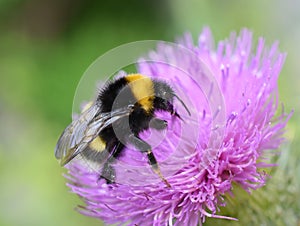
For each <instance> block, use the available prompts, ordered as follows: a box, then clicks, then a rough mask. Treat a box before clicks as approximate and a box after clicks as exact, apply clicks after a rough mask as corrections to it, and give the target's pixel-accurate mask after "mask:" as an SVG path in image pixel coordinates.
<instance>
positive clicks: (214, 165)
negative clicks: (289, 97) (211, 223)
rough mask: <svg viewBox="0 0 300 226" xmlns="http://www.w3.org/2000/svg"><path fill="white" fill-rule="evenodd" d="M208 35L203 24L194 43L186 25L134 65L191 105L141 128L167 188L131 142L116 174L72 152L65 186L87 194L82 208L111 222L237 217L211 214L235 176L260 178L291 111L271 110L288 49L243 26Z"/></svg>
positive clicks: (248, 186) (247, 183) (246, 185)
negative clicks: (111, 179) (161, 125)
mask: <svg viewBox="0 0 300 226" xmlns="http://www.w3.org/2000/svg"><path fill="white" fill-rule="evenodd" d="M213 45H214V41H213V38H212V35H211V32H210V30H209V29H208V28H205V29H204V30H203V31H202V33H201V34H200V36H199V40H198V44H196V45H195V44H194V43H193V40H192V37H191V35H190V34H186V35H184V37H182V38H181V39H179V40H178V41H177V44H176V45H175V47H174V45H173V46H172V45H169V44H166V43H161V44H160V45H158V47H157V49H156V50H153V52H151V53H150V54H149V56H148V57H146V58H144V59H141V61H140V62H139V64H138V72H139V73H141V74H145V75H148V76H151V77H153V78H159V79H165V80H167V81H168V82H169V83H170V84H171V85H172V86H174V87H175V90H176V91H178V92H179V95H180V96H181V98H182V99H183V100H184V101H185V102H187V105H188V106H189V107H190V111H191V113H192V116H191V117H188V116H183V122H181V121H180V120H173V119H172V118H171V117H170V116H168V114H167V113H164V112H158V113H157V114H158V116H159V117H160V118H164V119H165V120H167V121H168V130H167V131H165V132H156V131H153V130H151V129H149V131H145V132H143V133H142V134H140V136H141V138H142V139H148V141H149V143H150V144H151V145H152V147H154V148H153V152H154V154H155V156H156V157H157V159H158V162H159V164H160V167H161V171H162V173H163V175H164V176H165V177H166V179H167V180H168V182H169V183H170V185H171V188H167V187H166V186H165V184H164V183H163V182H162V181H160V180H159V179H158V180H156V179H155V178H156V177H157V175H155V174H154V173H153V172H152V171H151V169H150V168H149V166H147V161H146V159H145V156H143V154H141V153H139V152H137V151H135V150H133V148H132V147H126V149H125V150H124V152H123V155H122V156H121V158H120V159H119V160H117V161H116V163H115V168H116V175H117V183H115V184H107V183H106V182H105V181H104V180H99V171H98V172H97V171H91V170H89V169H88V168H87V167H86V166H85V165H81V164H79V163H78V162H76V161H74V162H71V164H70V165H69V166H68V169H69V175H68V176H67V178H68V179H69V183H68V186H69V187H70V188H71V190H72V191H73V192H74V193H76V194H78V195H79V196H80V197H82V199H83V201H84V202H85V206H81V208H79V211H80V212H81V213H83V214H85V215H88V216H91V217H95V218H99V219H102V220H103V221H104V222H105V223H107V224H114V223H117V224H128V225H187V226H193V225H198V224H200V225H202V223H203V222H204V221H205V219H206V217H216V218H227V219H234V218H231V217H225V216H219V215H217V212H218V211H219V206H225V205H226V200H225V199H224V196H225V194H227V193H231V190H232V188H233V184H238V185H239V186H240V187H241V188H243V189H245V190H246V191H248V192H250V191H251V190H252V189H257V188H259V187H261V186H263V185H265V182H266V179H267V175H266V173H265V172H264V171H263V168H264V167H268V166H272V163H270V161H269V158H268V153H269V151H270V150H276V149H277V148H278V147H279V145H280V143H281V142H282V133H283V128H284V127H285V125H286V122H287V120H288V118H289V117H287V116H285V115H282V116H280V117H277V118H275V114H276V111H277V108H278V100H277V95H278V93H277V79H278V76H279V73H280V70H281V67H282V65H283V62H284V59H285V55H284V54H281V53H279V52H278V50H277V43H275V44H273V45H272V46H271V48H270V49H267V48H266V47H265V44H264V39H263V38H260V39H259V40H258V43H257V46H256V48H255V49H254V47H253V44H252V34H251V32H250V31H248V30H246V29H244V30H242V31H241V33H240V35H239V36H236V34H235V33H232V34H231V35H230V37H229V39H227V40H224V41H220V42H219V43H218V45H217V48H214V46H213ZM218 98H219V99H218ZM216 99H217V101H216ZM175 105H176V108H177V109H178V112H180V113H182V112H184V110H183V109H182V108H181V106H180V105H178V104H175ZM217 118H218V120H216V119H217ZM157 140H159V142H157ZM156 142H157V143H156Z"/></svg>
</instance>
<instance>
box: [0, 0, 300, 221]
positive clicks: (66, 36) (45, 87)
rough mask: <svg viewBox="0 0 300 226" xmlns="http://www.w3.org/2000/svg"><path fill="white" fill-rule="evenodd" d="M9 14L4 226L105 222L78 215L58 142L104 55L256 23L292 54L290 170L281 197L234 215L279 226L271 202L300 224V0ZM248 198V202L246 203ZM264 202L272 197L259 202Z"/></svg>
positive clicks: (32, 3)
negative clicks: (79, 88)
mask: <svg viewBox="0 0 300 226" xmlns="http://www.w3.org/2000/svg"><path fill="white" fill-rule="evenodd" d="M0 18H1V20H0V29H1V31H0V76H1V77H0V78H1V79H0V123H1V125H0V226H25V225H26V226H27V225H46V226H47V225H49V226H50V225H51V226H52V225H63V226H71V225H72V226H81V225H89V226H93V225H97V226H99V225H102V223H101V222H100V221H99V220H96V219H92V218H88V217H85V216H82V215H80V214H78V213H77V212H76V211H74V207H75V206H76V205H77V204H79V203H80V200H79V198H77V197H76V196H75V195H73V194H71V193H70V192H69V190H68V188H67V187H66V186H65V179H64V178H63V177H62V173H63V172H64V170H63V169H62V168H61V167H60V166H59V164H58V163H57V161H56V159H55V158H54V147H55V144H56V141H57V138H58V136H59V135H60V133H61V132H62V130H63V129H64V127H65V126H66V125H67V124H68V123H70V121H71V110H72V101H73V95H74V92H75V89H76V85H77V83H78V81H79V79H80V78H81V76H82V74H83V73H84V71H85V70H86V69H87V67H88V66H89V65H90V64H91V63H92V62H93V61H94V60H95V59H96V58H97V57H98V56H100V55H102V54H104V53H105V52H106V51H108V50H110V49H111V48H114V47H116V46H118V45H120V44H124V43H127V42H131V41H135V40H148V39H159V40H167V41H173V40H174V38H175V37H177V36H179V35H181V34H182V33H183V32H184V31H191V32H192V34H193V35H194V37H195V38H196V37H197V35H198V34H199V32H200V31H201V30H202V27H203V26H204V25H209V26H210V27H211V29H212V31H213V34H214V36H215V40H219V39H224V38H226V37H227V36H228V35H229V33H230V32H231V31H232V30H236V31H239V30H240V29H241V28H242V27H248V28H250V29H251V30H253V31H254V36H255V37H258V36H264V37H265V38H266V40H267V43H269V44H271V43H272V42H273V41H275V40H280V49H281V51H284V52H287V53H288V57H287V60H286V63H285V65H284V68H283V71H282V74H281V77H280V79H279V91H280V100H281V101H282V102H283V103H284V104H285V109H286V111H287V112H289V111H291V109H294V110H295V113H294V116H293V118H292V120H291V121H290V123H289V124H288V132H287V134H286V136H287V138H288V141H287V142H286V143H285V144H284V145H283V149H284V151H285V155H283V156H284V158H283V159H281V161H282V162H283V164H282V166H281V167H279V171H276V172H274V176H273V178H272V179H270V184H271V185H270V187H271V188H272V189H273V190H272V192H274V193H273V196H270V195H265V193H264V194H262V193H263V192H264V191H265V190H261V191H259V192H253V197H254V198H253V200H254V201H253V202H254V204H253V205H254V206H255V207H253V208H252V207H251V208H252V209H251V208H250V211H252V210H253V211H252V212H250V213H249V212H247V214H244V215H246V216H244V215H243V214H241V213H239V214H238V215H234V216H235V217H237V216H238V217H239V218H240V219H241V220H240V222H238V223H236V224H235V225H254V224H253V222H252V221H253V219H252V218H253V217H255V214H258V215H259V214H260V215H261V219H260V220H258V223H257V224H256V225H259V224H261V225H275V224H272V220H275V219H273V218H275V217H274V216H273V215H272V214H273V211H267V210H261V211H260V208H261V206H263V207H264V208H266V209H268V208H274V209H275V210H276V211H277V210H278V214H277V215H276V217H278V219H277V220H278V222H279V223H278V224H277V225H300V224H299V222H300V220H299V219H300V216H299V212H300V210H299V205H300V204H299V202H300V200H299V198H300V197H299V190H298V189H299V187H300V186H299V183H300V178H299V177H300V171H299V164H298V160H299V156H300V154H299V151H298V150H297V149H298V147H299V145H300V142H299V138H298V137H296V134H299V132H300V131H299V126H298V125H299V122H300V118H299V111H300V107H299V97H300V89H299V85H300V76H299V59H300V44H299V40H300V23H299V21H300V2H299V1H296V0H288V1H280V0H275V1H271V0H265V1H259V0H254V1H237V0H236V1H233V0H229V1H216V0H211V1H197V0H188V1H187V0H185V1H180V0H169V1H163V0H149V1H146V0H128V1H121V0H119V1H116V0H113V1H96V0H0ZM291 159H292V160H293V161H294V162H292V163H290V162H289V163H287V162H288V161H291ZM278 172H279V173H278ZM287 175H288V176H289V177H288V176H287ZM272 184H273V187H272ZM279 185H280V186H279ZM277 188H278V189H277ZM287 188H290V190H288V189H287ZM268 189H269V188H268ZM280 189H281V190H280ZM280 192H281V193H280ZM288 192H289V193H288ZM287 193H288V196H287V197H285V195H286V194H287ZM244 196H245V198H244V199H241V200H242V201H241V203H240V204H239V205H240V206H243V205H244V206H247V204H246V205H245V203H248V201H247V199H249V198H248V197H249V196H248V195H244ZM277 196H280V197H277ZM281 196H282V197H281ZM255 197H256V198H255ZM257 197H262V198H265V199H266V200H267V201H266V202H263V203H262V204H261V203H257V201H255V199H258V198H257ZM259 199H260V198H259ZM289 199H291V200H290V203H289V202H288V201H287V200H289ZM245 200H246V201H245ZM244 202H245V203H244ZM243 203H244V204H243ZM250 203H251V202H250ZM257 206H258V207H257ZM232 208H233V209H232V211H231V212H233V214H234V211H236V212H237V209H235V208H236V207H234V206H233V207H232ZM255 208H256V211H255ZM242 209H243V208H241V209H240V211H243V210H242ZM269 210H270V209H269ZM264 211H265V212H264ZM225 212H226V211H225ZM244 212H245V211H244ZM256 212H258V213H256ZM269 212H270V213H269ZM242 213H243V212H242ZM286 213H290V214H291V215H292V216H291V215H286ZM280 214H282V215H280ZM252 215H253V217H252ZM247 217H248V219H247ZM280 218H290V220H289V219H286V220H285V221H282V219H280ZM251 219H252V220H251ZM250 221H251V222H252V223H251V222H250ZM247 222H248V223H247ZM225 223H227V224H228V222H227V221H223V220H221V221H215V220H209V221H208V222H207V225H217V224H218V225H225ZM229 224H230V222H229ZM231 225H233V224H231Z"/></svg>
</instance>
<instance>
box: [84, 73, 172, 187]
mask: <svg viewBox="0 0 300 226" xmlns="http://www.w3.org/2000/svg"><path fill="white" fill-rule="evenodd" d="M152 82H153V87H154V100H153V108H152V109H153V110H150V111H148V112H146V111H145V110H144V109H143V108H142V106H140V104H139V103H138V102H137V100H136V99H135V97H134V95H133V93H132V92H131V89H130V86H128V81H127V80H126V78H125V77H123V78H119V79H117V80H115V81H112V82H110V83H108V84H107V85H106V86H105V87H104V89H102V90H101V91H100V93H99V95H98V97H97V103H98V104H99V106H101V113H103V112H111V111H114V109H118V108H122V107H126V106H128V105H130V104H132V105H134V111H133V112H132V113H131V114H130V115H129V118H128V117H124V118H122V119H121V120H119V121H118V122H117V123H116V124H114V125H113V126H110V127H107V128H105V129H104V130H102V131H101V132H100V134H99V136H100V137H101V138H102V140H104V141H105V143H106V149H107V151H108V152H109V153H111V158H110V159H109V160H107V162H106V163H105V164H104V166H103V170H102V174H101V177H103V178H104V179H106V181H107V182H108V183H112V182H114V179H115V175H114V169H113V167H112V166H111V163H112V162H113V159H114V158H117V157H118V156H119V155H120V154H122V150H123V149H124V147H125V145H124V144H126V143H132V144H133V145H135V146H136V148H137V149H139V150H140V151H142V152H147V156H148V160H149V164H151V166H152V167H153V169H156V170H157V169H158V166H157V162H156V159H155V157H154V155H153V154H152V151H151V146H150V145H149V144H147V143H146V142H145V141H143V140H141V139H140V138H139V137H138V135H139V133H140V132H141V131H143V130H146V129H148V128H149V123H150V121H151V119H154V112H155V111H156V110H162V111H168V112H170V113H173V112H174V109H173V104H172V102H173V98H174V91H173V90H172V88H171V87H170V86H169V85H168V84H167V83H165V82H162V81H158V80H152ZM166 126H167V123H166V122H165V121H164V120H160V119H157V120H153V126H152V127H153V128H156V129H164V128H166ZM115 131H120V132H118V134H116V132H115ZM143 147H149V148H147V150H144V149H145V148H143ZM90 152H93V151H92V150H89V151H88V153H89V154H88V155H86V157H92V158H94V155H93V154H92V153H90ZM89 159H90V160H93V161H99V158H94V159H91V158H89Z"/></svg>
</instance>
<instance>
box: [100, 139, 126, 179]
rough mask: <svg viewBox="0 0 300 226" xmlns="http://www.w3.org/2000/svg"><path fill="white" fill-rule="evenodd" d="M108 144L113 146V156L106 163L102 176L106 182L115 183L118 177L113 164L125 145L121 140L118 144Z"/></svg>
mask: <svg viewBox="0 0 300 226" xmlns="http://www.w3.org/2000/svg"><path fill="white" fill-rule="evenodd" d="M108 146H109V147H112V148H111V149H112V151H111V156H110V157H109V158H108V159H107V160H106V162H105V163H104V165H103V168H102V172H101V175H100V178H103V179H105V180H106V183H108V184H111V183H114V182H115V179H116V171H115V169H114V167H113V166H112V163H113V162H114V160H115V159H116V158H117V157H118V156H119V154H120V152H121V151H122V149H123V148H124V145H123V144H122V143H121V142H118V143H117V144H116V145H114V144H111V145H108Z"/></svg>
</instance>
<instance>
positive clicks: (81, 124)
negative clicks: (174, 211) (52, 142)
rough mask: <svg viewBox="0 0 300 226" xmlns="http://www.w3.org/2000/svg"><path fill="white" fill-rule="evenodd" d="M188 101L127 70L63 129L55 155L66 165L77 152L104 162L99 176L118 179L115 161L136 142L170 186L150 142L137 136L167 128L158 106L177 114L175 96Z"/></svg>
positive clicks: (164, 83)
mask: <svg viewBox="0 0 300 226" xmlns="http://www.w3.org/2000/svg"><path fill="white" fill-rule="evenodd" d="M174 98H177V99H178V100H179V102H181V104H182V105H183V107H184V108H185V109H186V111H187V112H188V114H189V115H190V112H189V110H188V108H187V106H186V105H185V104H184V102H183V101H182V100H181V99H180V98H179V97H178V96H177V95H176V94H175V92H174V90H173V89H172V88H171V86H170V85H168V84H167V83H166V82H164V81H161V80H156V79H151V78H150V77H147V76H144V75H141V74H129V75H127V76H124V77H121V78H119V79H116V80H113V81H111V82H108V84H106V85H105V86H104V88H103V89H102V90H101V91H100V92H99V94H98V95H97V97H96V99H95V101H93V102H92V103H91V104H90V106H89V107H87V109H85V110H84V111H83V112H82V113H81V115H80V116H79V117H78V118H77V119H76V120H74V121H73V122H72V123H71V124H70V125H69V126H67V127H66V129H65V130H64V131H63V133H62V134H61V136H60V138H59V140H58V142H57V145H56V149H55V157H56V158H57V159H59V160H60V163H61V165H62V166H64V165H65V164H67V163H69V162H70V161H71V160H72V159H73V158H75V157H76V156H81V157H83V158H84V159H86V160H87V161H92V162H94V163H97V164H100V165H101V166H102V167H101V168H102V172H101V173H100V175H99V176H100V178H103V179H105V180H106V182H107V183H114V182H115V177H116V175H115V174H116V173H115V169H114V167H113V166H112V163H113V162H114V159H115V158H118V156H120V154H121V153H122V150H123V149H124V147H125V146H126V144H132V145H133V146H134V147H136V148H137V149H138V150H139V151H141V152H142V153H145V154H146V155H147V158H148V163H149V164H150V165H151V167H152V170H153V171H154V172H155V173H156V174H157V175H158V176H159V177H160V178H161V180H162V181H163V182H164V183H165V184H166V185H167V186H168V187H170V184H169V183H168V181H167V180H166V179H165V178H164V176H163V175H162V173H161V171H160V168H159V165H158V163H157V160H156V158H155V156H154V154H153V153H152V148H151V146H150V145H149V144H148V143H147V142H145V141H144V140H142V139H141V138H140V137H139V133H140V132H142V131H144V130H147V129H149V128H150V127H151V128H154V129H157V130H163V129H165V128H166V127H167V121H165V120H162V119H159V118H157V117H155V112H156V111H167V112H169V113H170V114H171V115H172V116H175V117H177V118H179V119H181V117H180V116H179V114H178V113H177V112H176V111H175V109H174V105H173V101H174Z"/></svg>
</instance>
